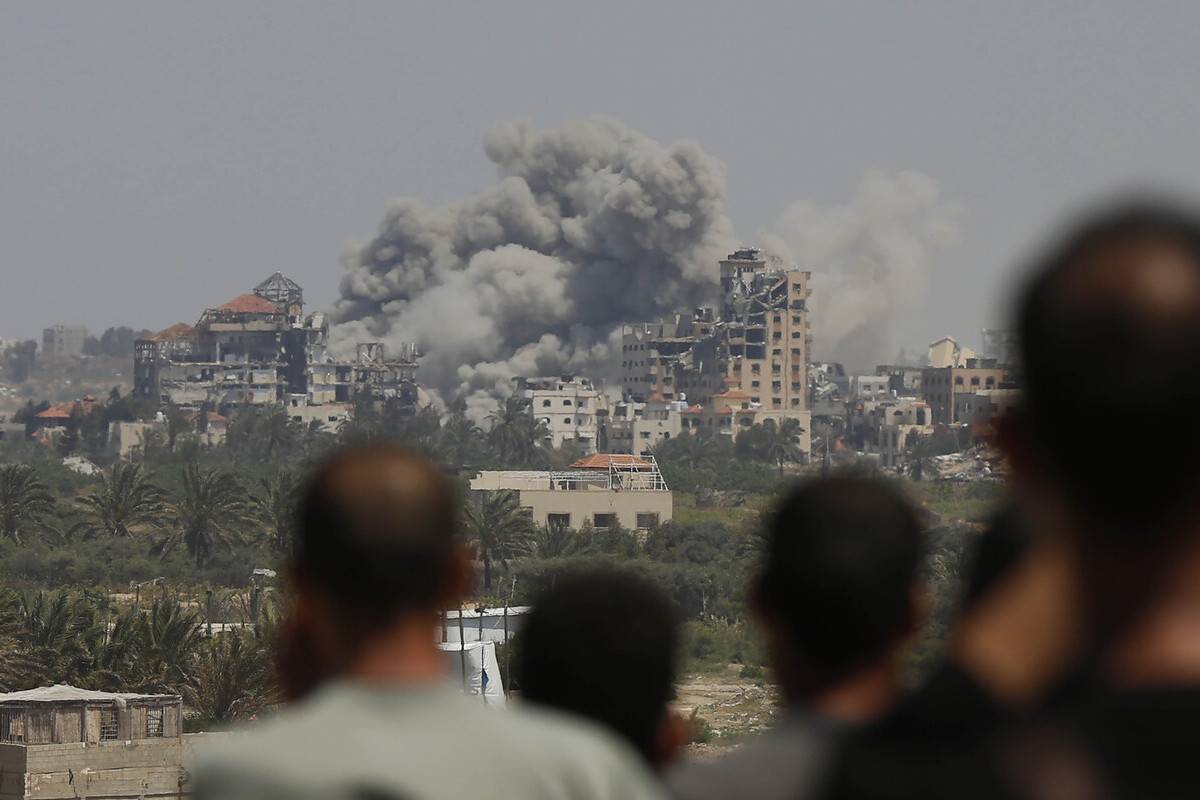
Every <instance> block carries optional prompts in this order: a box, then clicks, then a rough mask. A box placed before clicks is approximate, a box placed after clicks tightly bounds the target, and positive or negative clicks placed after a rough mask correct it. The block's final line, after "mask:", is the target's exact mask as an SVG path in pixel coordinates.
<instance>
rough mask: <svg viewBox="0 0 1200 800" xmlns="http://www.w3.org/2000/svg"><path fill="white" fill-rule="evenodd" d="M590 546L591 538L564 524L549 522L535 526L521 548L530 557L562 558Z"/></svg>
mask: <svg viewBox="0 0 1200 800" xmlns="http://www.w3.org/2000/svg"><path fill="white" fill-rule="evenodd" d="M590 548H591V538H590V537H589V536H587V535H584V534H582V533H580V532H578V531H573V530H571V529H570V528H568V527H567V526H566V525H556V524H549V525H544V526H542V527H540V528H535V529H534V530H533V532H532V534H531V535H530V536H529V539H528V541H527V542H525V546H524V548H523V549H522V555H526V556H530V557H532V558H564V557H566V556H574V555H581V554H583V553H585V552H587V551H588V550H589V549H590Z"/></svg>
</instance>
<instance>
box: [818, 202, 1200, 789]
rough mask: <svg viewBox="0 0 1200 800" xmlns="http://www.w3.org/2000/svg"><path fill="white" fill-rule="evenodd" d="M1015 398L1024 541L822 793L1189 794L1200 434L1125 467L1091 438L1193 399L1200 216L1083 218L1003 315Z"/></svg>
mask: <svg viewBox="0 0 1200 800" xmlns="http://www.w3.org/2000/svg"><path fill="white" fill-rule="evenodd" d="M1018 329H1019V335H1020V340H1021V356H1022V360H1023V367H1024V372H1025V381H1026V407H1025V410H1024V413H1023V414H1022V415H1021V418H1020V419H1019V420H1018V423H1017V424H1016V425H1015V426H1014V428H1013V429H1012V430H1011V431H1009V432H1008V435H1007V439H1008V441H1007V447H1008V449H1009V452H1010V457H1011V459H1012V462H1013V474H1014V481H1013V483H1014V489H1015V492H1016V494H1017V497H1018V499H1019V500H1020V501H1021V503H1022V506H1023V507H1024V510H1025V511H1026V513H1027V515H1028V518H1029V519H1030V521H1031V524H1032V525H1033V528H1034V531H1035V534H1036V537H1037V541H1036V542H1035V543H1034V545H1033V547H1032V548H1031V550H1030V552H1029V553H1028V555H1027V556H1026V557H1025V558H1024V559H1023V560H1022V561H1021V563H1020V564H1019V565H1018V566H1017V567H1016V568H1015V569H1013V570H1012V571H1011V572H1010V574H1008V575H1007V576H1004V577H1003V578H1001V579H1000V580H999V581H998V582H997V583H996V584H995V586H994V588H993V589H992V590H991V591H990V592H989V593H987V594H986V595H985V596H984V597H982V598H980V599H979V600H978V602H977V603H976V604H975V606H974V607H973V608H972V609H970V610H969V611H968V612H967V613H965V614H964V615H963V618H962V621H961V625H960V628H959V630H958V631H957V632H956V634H955V637H954V640H953V642H952V644H951V649H950V654H951V655H950V659H949V661H948V663H947V665H946V667H945V668H944V669H943V670H942V672H941V673H940V675H939V677H938V678H937V679H935V683H936V684H937V686H936V690H935V691H928V692H926V695H925V697H924V702H923V704H922V705H919V706H918V707H915V708H913V707H910V708H907V709H905V712H903V713H904V714H906V716H905V717H903V718H902V719H898V720H897V719H893V720H889V722H888V723H886V724H884V725H883V726H881V728H880V729H879V730H877V731H874V732H872V734H870V735H868V736H866V737H864V738H863V739H862V740H861V741H859V742H857V743H856V744H855V745H853V746H852V747H851V748H850V750H849V752H848V753H847V755H846V758H845V760H844V762H843V763H842V765H841V766H840V768H839V770H838V775H837V779H836V780H835V782H834V785H833V790H832V794H833V796H835V797H855V798H867V797H870V798H901V797H905V798H907V797H1034V798H1043V797H1044V798H1050V797H1055V798H1057V797H1063V798H1124V797H1138V798H1166V797H1172V798H1173V797H1197V796H1200V771H1198V770H1196V769H1195V766H1194V763H1193V762H1194V757H1193V756H1192V755H1191V753H1190V752H1189V751H1190V747H1189V744H1188V742H1189V741H1190V738H1191V737H1192V736H1193V735H1194V734H1193V732H1194V731H1195V730H1196V729H1197V727H1198V726H1200V469H1198V468H1197V466H1196V465H1195V464H1194V463H1192V462H1191V461H1190V459H1181V458H1180V456H1181V455H1184V454H1190V453H1191V452H1193V451H1194V450H1195V448H1196V447H1197V446H1200V429H1197V428H1195V427H1194V426H1190V425H1184V426H1181V427H1180V428H1178V429H1174V428H1173V429H1172V430H1171V433H1170V434H1167V433H1165V432H1164V433H1163V434H1162V435H1153V436H1149V437H1145V438H1144V439H1143V440H1142V441H1140V442H1139V445H1138V447H1137V448H1135V450H1134V451H1133V453H1132V455H1133V459H1132V461H1129V460H1126V456H1125V454H1122V453H1120V452H1119V451H1118V450H1115V449H1114V448H1113V446H1112V444H1111V443H1110V442H1106V441H1105V437H1104V436H1103V435H1096V434H1097V433H1098V432H1100V431H1103V430H1105V429H1108V428H1110V426H1111V425H1112V424H1113V423H1114V421H1116V420H1125V421H1126V422H1127V424H1131V425H1137V424H1139V423H1137V422H1134V421H1135V420H1141V421H1144V422H1149V421H1150V420H1169V419H1172V418H1174V415H1175V414H1177V413H1178V411H1179V410H1180V409H1186V408H1193V407H1195V404H1196V402H1197V401H1200V220H1197V219H1196V218H1195V217H1193V216H1192V215H1191V214H1189V213H1187V212H1185V211H1182V210H1178V209H1172V208H1163V207H1155V206H1134V207H1127V208H1122V209H1118V210H1115V211H1110V212H1107V213H1104V214H1102V215H1099V216H1097V217H1095V218H1093V219H1091V220H1089V221H1087V222H1086V223H1085V224H1084V225H1083V226H1082V227H1081V228H1079V229H1078V230H1076V231H1075V232H1073V233H1072V234H1071V235H1070V236H1068V237H1067V238H1066V239H1065V240H1064V241H1063V242H1062V243H1061V244H1059V245H1058V246H1057V247H1056V248H1054V249H1053V250H1052V251H1051V252H1050V253H1049V254H1048V255H1047V256H1046V258H1045V259H1044V260H1043V261H1042V262H1041V263H1040V264H1039V265H1038V266H1037V268H1036V269H1035V271H1034V275H1033V277H1032V279H1031V281H1030V283H1029V285H1028V287H1027V289H1026V291H1025V293H1024V296H1023V298H1022V301H1021V305H1020V307H1019V309H1018Z"/></svg>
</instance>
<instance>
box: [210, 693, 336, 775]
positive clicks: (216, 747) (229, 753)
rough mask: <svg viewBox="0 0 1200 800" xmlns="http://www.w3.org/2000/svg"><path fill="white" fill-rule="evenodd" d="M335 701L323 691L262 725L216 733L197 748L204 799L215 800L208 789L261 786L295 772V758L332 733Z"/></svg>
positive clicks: (254, 724) (242, 726) (331, 695)
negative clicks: (247, 785) (221, 786)
mask: <svg viewBox="0 0 1200 800" xmlns="http://www.w3.org/2000/svg"><path fill="white" fill-rule="evenodd" d="M334 705H335V698H334V696H333V694H332V693H328V692H319V693H318V694H317V695H315V696H314V697H312V698H311V699H309V700H306V701H303V702H299V703H295V704H292V705H289V706H287V707H286V708H282V709H280V710H279V711H278V712H276V713H274V714H272V715H270V716H269V717H267V718H266V719H264V720H263V721H261V722H256V723H253V724H250V725H246V724H243V725H241V726H240V727H238V728H236V729H234V730H232V731H229V732H227V733H219V734H213V735H211V736H207V737H205V740H202V741H198V742H196V743H195V744H194V745H193V749H194V750H195V755H196V785H197V789H198V792H199V793H200V794H201V796H208V797H215V796H220V795H217V794H212V793H208V792H206V791H205V789H206V787H211V786H215V785H216V784H217V783H218V782H219V783H220V784H221V785H223V786H225V787H226V790H227V789H228V786H229V785H232V784H243V785H245V784H249V783H254V784H258V785H263V784H264V783H266V782H270V781H273V780H276V779H279V778H282V777H283V776H286V775H288V774H289V772H291V771H293V770H294V767H295V765H296V763H297V756H298V755H300V754H304V753H306V752H310V751H312V750H313V749H314V748H313V743H314V742H316V741H320V739H321V738H322V734H324V735H325V736H327V735H328V732H329V730H330V725H331V724H332V722H333V719H334V717H333V715H332V712H333V706H334Z"/></svg>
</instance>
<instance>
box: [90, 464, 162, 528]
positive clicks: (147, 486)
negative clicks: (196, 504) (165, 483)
mask: <svg viewBox="0 0 1200 800" xmlns="http://www.w3.org/2000/svg"><path fill="white" fill-rule="evenodd" d="M76 504H77V505H78V507H79V511H80V513H81V514H82V515H83V519H82V520H80V522H78V523H77V524H76V525H75V527H74V528H73V529H72V533H82V534H83V535H84V537H85V538H92V537H94V536H133V535H135V534H136V533H143V532H145V531H147V530H150V529H155V528H158V527H160V526H161V525H162V523H163V520H164V519H165V518H166V515H167V511H168V507H167V500H166V493H165V492H163V490H162V489H160V488H159V487H158V486H156V485H154V484H153V483H151V481H150V479H149V477H147V475H146V474H145V473H144V472H143V471H142V467H141V465H140V464H125V463H117V464H114V465H113V467H112V470H110V471H109V473H108V474H107V475H102V476H101V478H100V488H99V489H98V490H97V491H96V492H94V493H93V494H89V495H84V496H83V497H80V498H78V500H76Z"/></svg>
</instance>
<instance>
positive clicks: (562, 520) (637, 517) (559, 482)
mask: <svg viewBox="0 0 1200 800" xmlns="http://www.w3.org/2000/svg"><path fill="white" fill-rule="evenodd" d="M471 490H472V491H480V492H496V491H506V490H510V491H515V492H517V493H518V495H519V497H520V500H519V502H520V504H521V507H522V508H523V509H526V510H527V511H528V512H529V514H530V516H531V517H532V519H533V523H534V524H535V525H538V526H541V527H561V528H573V529H578V528H581V527H583V526H584V525H585V524H586V525H591V526H592V527H594V528H600V529H603V528H611V527H613V526H615V525H620V526H621V527H622V528H627V529H629V530H649V529H650V528H654V527H656V526H658V525H659V524H661V523H664V522H669V521H670V520H671V515H672V511H673V509H674V506H673V502H672V497H671V490H670V489H669V488H668V487H667V482H666V481H665V480H663V476H662V473H661V472H659V470H658V464H657V462H655V460H654V458H653V457H651V456H644V457H641V458H638V457H636V456H632V455H621V454H609V453H602V454H596V455H591V456H588V457H587V458H583V459H580V460H579V461H576V462H575V463H574V464H571V465H570V466H569V467H567V469H565V470H553V471H533V470H503V471H496V472H481V473H479V474H478V475H476V476H475V478H474V479H473V480H472V481H471Z"/></svg>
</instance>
